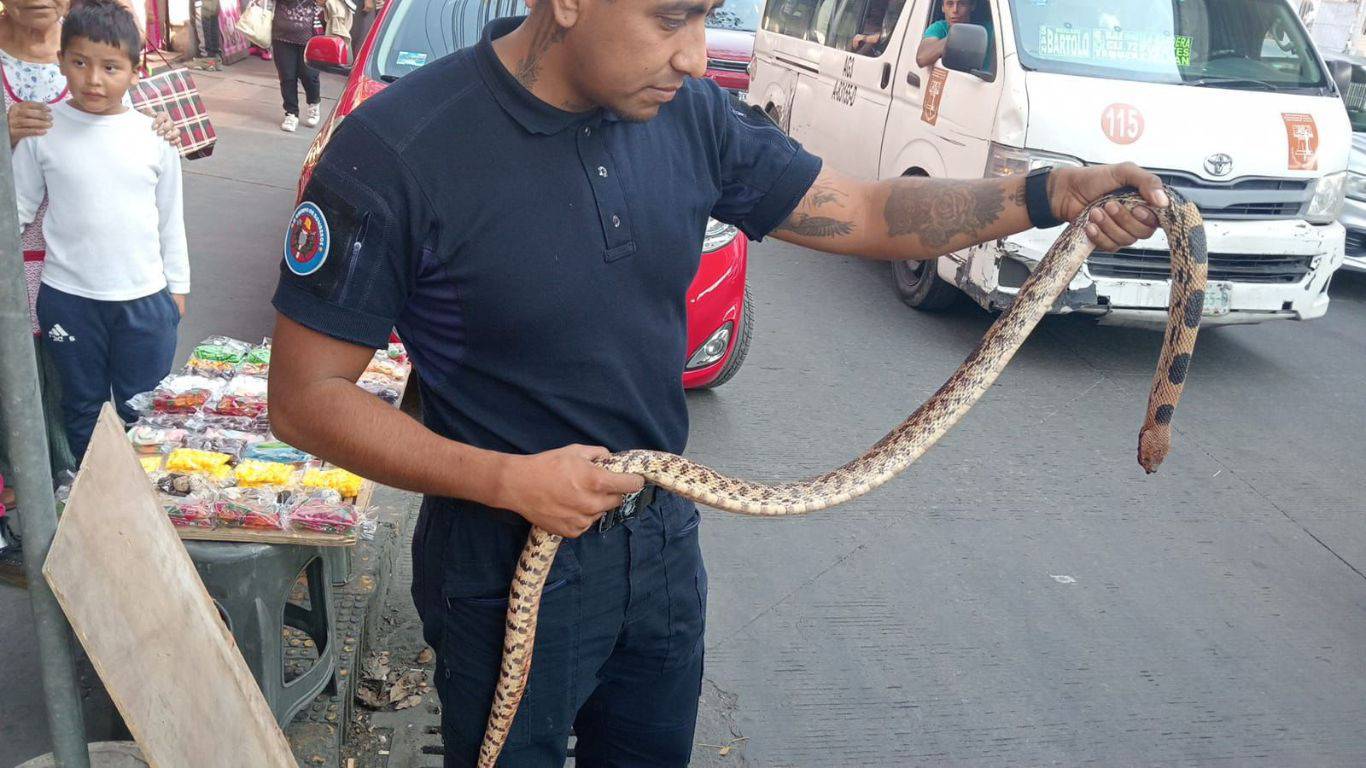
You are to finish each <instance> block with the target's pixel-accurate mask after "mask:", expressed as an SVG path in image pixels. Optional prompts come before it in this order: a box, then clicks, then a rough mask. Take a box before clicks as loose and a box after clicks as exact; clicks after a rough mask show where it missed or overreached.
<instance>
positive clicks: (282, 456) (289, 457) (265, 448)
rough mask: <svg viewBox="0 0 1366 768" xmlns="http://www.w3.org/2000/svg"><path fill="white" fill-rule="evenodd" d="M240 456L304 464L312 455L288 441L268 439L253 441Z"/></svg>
mask: <svg viewBox="0 0 1366 768" xmlns="http://www.w3.org/2000/svg"><path fill="white" fill-rule="evenodd" d="M242 458H243V459H254V460H258V461H275V462H279V463H281V464H304V463H307V462H308V461H309V460H311V459H312V458H313V457H312V456H311V455H309V454H307V453H304V452H303V451H301V450H299V449H298V448H295V447H294V446H292V445H289V444H288V443H282V442H280V441H279V440H268V441H266V442H263V443H253V444H251V445H249V446H247V449H246V450H245V451H243V452H242Z"/></svg>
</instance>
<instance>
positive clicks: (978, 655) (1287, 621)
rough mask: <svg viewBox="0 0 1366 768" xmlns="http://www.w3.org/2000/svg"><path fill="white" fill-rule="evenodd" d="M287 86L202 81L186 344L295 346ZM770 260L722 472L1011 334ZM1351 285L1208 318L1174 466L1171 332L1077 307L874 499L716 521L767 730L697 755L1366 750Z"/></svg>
mask: <svg viewBox="0 0 1366 768" xmlns="http://www.w3.org/2000/svg"><path fill="white" fill-rule="evenodd" d="M269 75H270V72H269V69H267V68H266V66H264V65H261V63H260V62H255V61H253V62H251V63H250V64H244V65H238V66H237V67H234V68H232V69H231V70H230V71H229V72H227V73H224V74H223V75H214V76H211V75H205V76H202V77H200V78H199V79H200V83H201V87H202V88H203V89H204V91H205V97H206V99H207V100H208V101H209V104H210V108H211V110H213V116H214V119H215V123H216V125H217V127H218V129H219V131H220V135H221V136H222V139H221V142H220V145H219V150H218V152H217V153H216V154H215V157H213V158H211V159H209V160H204V161H196V162H195V163H191V164H188V165H187V166H186V172H187V190H188V192H187V194H188V200H187V217H188V220H189V223H190V235H191V240H192V243H193V244H194V246H195V247H194V256H193V258H194V270H195V276H194V280H195V287H194V293H193V298H192V301H191V309H190V315H189V317H188V318H187V319H186V321H185V324H184V326H183V333H182V339H183V342H184V345H189V344H192V343H193V342H194V341H195V340H197V339H199V338H201V337H202V336H205V335H208V334H209V333H215V332H222V333H229V334H232V335H237V336H241V337H245V338H252V337H257V336H261V335H264V334H267V333H269V329H270V324H271V319H272V316H271V312H270V309H269V306H268V300H269V296H270V292H271V289H272V288H273V285H274V282H275V269H276V264H277V263H278V258H279V256H278V254H279V239H280V233H281V232H282V231H283V227H284V225H285V223H286V222H287V219H288V215H289V210H290V207H291V202H292V199H293V186H292V185H293V180H294V176H295V174H296V173H297V168H298V166H299V162H300V160H301V159H302V157H303V154H304V151H305V149H306V147H307V136H306V135H305V133H304V132H302V131H301V133H300V134H298V135H295V136H286V135H283V134H281V133H280V132H279V131H278V130H277V129H276V128H275V123H276V122H278V116H277V114H276V112H277V109H278V108H277V106H276V103H275V99H276V98H277V97H276V96H275V95H273V93H272V91H271V89H272V88H273V81H272V80H271V79H270V77H269ZM324 87H325V94H326V95H328V96H335V95H336V92H337V81H336V80H335V79H332V78H330V77H329V78H327V79H326V80H325V86H324ZM751 253H752V265H751V278H750V279H751V287H752V290H753V291H754V293H755V296H756V298H757V300H758V311H757V318H758V320H757V326H756V329H755V336H754V342H753V348H752V351H751V356H750V358H749V360H748V361H747V363H746V364H745V367H744V368H743V369H742V370H741V372H740V374H739V375H738V376H737V377H736V378H735V379H734V380H733V381H732V382H731V383H729V384H728V385H726V386H725V387H723V388H721V389H720V390H717V391H715V392H708V393H696V394H694V395H692V396H691V397H690V407H691V412H692V418H693V429H692V435H693V437H692V442H691V445H690V449H689V450H690V455H691V456H693V457H694V458H697V459H700V460H702V461H705V462H707V463H709V464H711V465H713V466H715V467H717V468H718V469H722V470H725V471H729V472H734V473H737V474H741V475H744V476H748V477H754V478H764V479H791V478H796V477H800V476H804V475H807V474H812V473H816V472H819V471H823V470H825V469H828V468H830V467H833V466H836V465H838V464H840V463H842V462H844V461H846V460H847V459H849V458H851V457H852V456H854V455H856V454H858V453H859V452H861V451H862V450H864V449H865V448H866V447H867V446H868V445H870V444H871V443H873V442H874V441H875V440H877V439H878V438H880V437H881V436H882V435H883V434H884V433H885V431H886V430H887V429H889V428H890V427H891V426H892V425H894V424H896V423H897V422H899V421H900V420H901V419H903V418H904V417H905V416H906V414H908V413H909V412H910V411H911V410H912V409H914V408H915V407H916V406H917V405H918V404H919V403H920V402H922V401H923V400H924V399H925V398H926V397H927V396H928V395H929V394H930V393H932V392H933V391H934V389H935V388H936V387H938V386H939V384H941V383H942V382H943V381H944V380H945V379H946V378H947V377H948V376H949V374H950V373H951V372H952V370H953V369H954V368H955V367H956V366H957V365H958V363H959V362H960V361H961V360H962V358H963V357H964V355H966V354H967V353H968V351H969V350H971V349H972V347H973V345H974V344H975V342H976V340H977V339H978V338H979V337H980V336H981V334H982V332H983V331H984V330H985V328H986V327H987V325H988V324H989V322H990V318H989V317H988V316H987V315H985V314H984V313H982V312H979V311H977V310H975V309H972V308H967V307H963V308H960V309H958V310H955V311H951V312H949V313H946V314H940V315H929V314H921V313H917V312H915V311H913V310H911V309H909V308H907V307H905V306H903V305H902V304H900V302H899V301H898V300H897V299H896V297H895V295H894V293H893V291H892V289H891V286H890V280H889V277H888V267H886V265H881V264H868V263H863V262H858V261H856V260H852V259H846V258H842V257H830V256H825V255H820V254H816V253H813V252H810V251H805V250H802V249H797V248H793V247H790V246H786V245H783V244H780V243H776V242H771V243H764V244H760V245H757V246H755V247H754V248H753V250H752V251H751ZM1332 294H1333V297H1334V304H1333V306H1332V308H1331V309H1330V310H1329V313H1328V316H1327V317H1325V318H1323V319H1321V320H1317V321H1314V322H1310V323H1302V324H1301V323H1280V324H1271V325H1263V326H1256V327H1250V328H1223V329H1215V330H1212V331H1208V332H1206V333H1204V334H1202V336H1201V339H1200V343H1199V346H1198V348H1197V352H1196V355H1195V362H1194V364H1193V366H1192V371H1191V376H1190V378H1189V380H1188V384H1187V387H1186V396H1185V399H1184V401H1183V403H1182V405H1181V408H1180V409H1179V411H1178V413H1177V415H1176V419H1175V424H1176V428H1177V432H1178V434H1177V439H1176V444H1175V449H1174V451H1173V453H1172V455H1171V457H1170V458H1169V459H1168V461H1167V464H1166V465H1165V466H1164V467H1163V468H1162V471H1161V472H1160V473H1159V474H1157V475H1154V476H1151V477H1145V476H1144V474H1143V472H1142V470H1140V469H1139V468H1138V466H1137V464H1136V462H1135V461H1134V447H1135V444H1136V435H1137V430H1138V426H1139V424H1140V423H1141V421H1142V418H1143V413H1144V410H1145V407H1146V404H1145V398H1146V394H1147V387H1148V383H1149V380H1150V378H1151V375H1152V369H1153V366H1154V364H1155V362H1156V357H1157V349H1158V337H1157V335H1155V334H1151V333H1147V332H1141V331H1133V330H1125V329H1111V328H1099V327H1096V326H1095V325H1093V324H1091V323H1089V322H1087V321H1084V320H1072V319H1066V318H1055V319H1050V320H1048V321H1046V322H1045V323H1044V324H1043V326H1042V327H1041V328H1040V329H1039V331H1038V332H1036V334H1035V336H1034V337H1033V339H1031V341H1030V342H1029V343H1028V344H1027V345H1026V347H1025V348H1024V349H1023V350H1022V351H1021V353H1020V354H1019V356H1018V357H1017V358H1016V361H1015V362H1014V363H1013V364H1012V366H1011V367H1010V368H1009V369H1008V371H1007V372H1006V373H1005V375H1003V376H1002V378H1001V380H1000V381H999V382H998V383H997V384H996V386H995V387H994V388H993V389H992V390H991V392H989V393H988V395H987V396H986V397H985V398H984V400H983V401H982V402H981V403H980V404H979V405H978V406H977V407H976V408H975V409H974V410H973V412H972V413H971V414H969V416H968V417H967V418H966V419H965V420H964V421H963V423H962V424H960V425H959V426H958V427H957V428H956V429H955V430H954V431H953V432H951V433H950V434H949V435H948V436H947V437H946V438H945V439H944V440H943V441H942V442H941V444H940V445H939V446H937V447H936V448H935V449H934V450H932V451H931V452H930V453H929V454H928V455H926V456H925V457H924V458H923V459H922V460H921V461H920V462H919V463H918V464H917V465H916V466H915V467H913V468H912V469H911V470H910V471H909V472H908V473H907V474H906V475H904V476H903V477H901V478H899V479H898V480H896V481H894V482H893V483H891V484H890V485H888V486H886V487H884V488H883V489H881V490H879V491H878V492H876V493H875V494H873V495H872V496H871V497H868V498H865V499H863V500H859V501H856V502H854V503H851V504H849V505H847V506H845V507H841V508H839V509H837V510H833V511H829V512H825V513H820V514H818V515H813V516H811V517H808V518H800V519H790V520H756V519H748V518H739V517H733V516H730V515H725V514H723V513H715V512H713V513H710V514H709V515H708V517H707V520H706V522H705V524H704V526H703V536H704V546H705V548H706V552H707V556H708V566H709V570H710V594H711V600H710V611H709V621H710V627H709V641H708V657H707V659H708V671H707V677H708V680H709V684H708V689H707V697H706V698H705V701H704V712H703V726H702V728H701V729H700V730H699V741H702V742H704V743H707V744H728V743H732V742H731V741H730V740H729V739H730V738H733V735H743V736H744V737H746V738H745V739H744V740H741V741H735V742H733V743H734V744H735V746H736V748H735V749H733V750H732V751H730V753H729V754H728V755H726V756H725V757H720V756H719V755H717V754H716V753H717V752H718V751H719V750H717V749H716V748H714V747H705V746H699V747H698V760H697V763H698V764H726V765H739V764H747V765H753V766H811V765H867V766H884V765H885V766H904V765H946V764H958V765H1010V764H1024V765H1042V764H1063V765H1076V764H1083V763H1094V764H1099V765H1136V764H1145V765H1186V764H1196V763H1217V764H1221V765H1224V764H1234V765H1247V764H1252V765H1259V764H1260V765H1276V766H1286V765H1315V766H1317V765H1361V764H1363V763H1366V735H1363V733H1362V729H1361V727H1360V723H1361V722H1362V721H1363V715H1366V711H1364V710H1366V697H1363V696H1362V694H1361V690H1362V687H1363V683H1364V682H1366V658H1363V655H1362V654H1361V653H1360V649H1361V648H1362V647H1366V580H1364V579H1366V577H1363V569H1366V532H1364V530H1363V526H1362V523H1361V513H1362V511H1363V506H1366V504H1364V503H1363V501H1362V499H1363V492H1362V485H1363V480H1362V477H1363V475H1366V457H1363V449H1362V440H1361V437H1360V436H1361V434H1362V433H1363V428H1366V387H1362V386H1361V382H1362V381H1366V334H1363V333H1362V331H1361V329H1362V328H1363V327H1366V279H1363V278H1361V277H1357V276H1354V275H1340V276H1339V278H1338V279H1337V281H1336V282H1335V285H1334V287H1333V291H1332ZM183 352H184V350H183V349H182V354H183ZM29 620H30V619H29V609H28V604H27V600H26V598H25V597H24V596H23V595H22V593H18V592H15V591H14V590H8V589H0V713H3V714H0V765H13V764H15V763H18V762H20V761H22V760H24V759H27V758H28V757H31V756H33V755H36V754H38V753H40V752H43V751H46V749H47V735H46V727H45V724H44V722H43V716H42V708H41V698H40V695H39V693H38V691H37V676H36V655H35V651H34V648H33V640H32V634H31V632H30V631H29V629H28V621H29ZM93 717H94V718H95V719H94V721H93V723H94V725H95V726H96V727H100V724H101V722H102V721H101V720H100V716H99V711H98V709H97V711H96V712H95V713H94V715H93ZM92 730H93V729H92ZM722 731H725V732H724V733H723V732H722Z"/></svg>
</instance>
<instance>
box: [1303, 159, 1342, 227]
mask: <svg viewBox="0 0 1366 768" xmlns="http://www.w3.org/2000/svg"><path fill="white" fill-rule="evenodd" d="M1346 186H1347V172H1346V171H1339V172H1338V173H1330V174H1328V175H1327V176H1321V177H1319V180H1318V181H1316V182H1315V183H1314V197H1313V199H1311V200H1310V201H1309V210H1308V211H1307V212H1305V214H1304V218H1305V220H1306V221H1308V222H1309V223H1310V224H1331V223H1333V222H1335V221H1337V220H1338V214H1340V213H1342V200H1343V190H1344V189H1345V188H1346Z"/></svg>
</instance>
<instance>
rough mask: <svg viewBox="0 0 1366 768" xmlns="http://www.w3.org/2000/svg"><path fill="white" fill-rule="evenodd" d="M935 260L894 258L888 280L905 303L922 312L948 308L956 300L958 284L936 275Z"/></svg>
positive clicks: (937, 272)
mask: <svg viewBox="0 0 1366 768" xmlns="http://www.w3.org/2000/svg"><path fill="white" fill-rule="evenodd" d="M937 264H938V261H937V260H935V259H930V260H929V261H894V262H892V282H893V283H895V284H896V292H897V294H898V295H899V296H901V300H902V301H904V302H906V304H907V305H909V306H912V307H915V308H916V309H919V310H924V311H926V312H933V311H936V310H941V309H948V308H949V307H951V306H953V304H954V302H956V301H958V296H959V291H958V288H956V287H955V286H953V285H952V284H950V283H948V282H945V281H944V279H943V278H941V277H940V276H939V270H938V269H937Z"/></svg>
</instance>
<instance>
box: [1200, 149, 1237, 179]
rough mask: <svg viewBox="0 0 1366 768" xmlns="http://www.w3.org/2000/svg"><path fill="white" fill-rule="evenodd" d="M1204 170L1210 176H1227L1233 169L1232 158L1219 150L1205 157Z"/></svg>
mask: <svg viewBox="0 0 1366 768" xmlns="http://www.w3.org/2000/svg"><path fill="white" fill-rule="evenodd" d="M1205 170H1207V171H1209V175H1211V176H1227V175H1228V174H1229V172H1230V171H1232V170H1233V158H1231V157H1229V156H1228V155H1226V154H1224V153H1223V152H1220V153H1218V154H1215V155H1210V156H1209V157H1207V158H1205Z"/></svg>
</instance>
